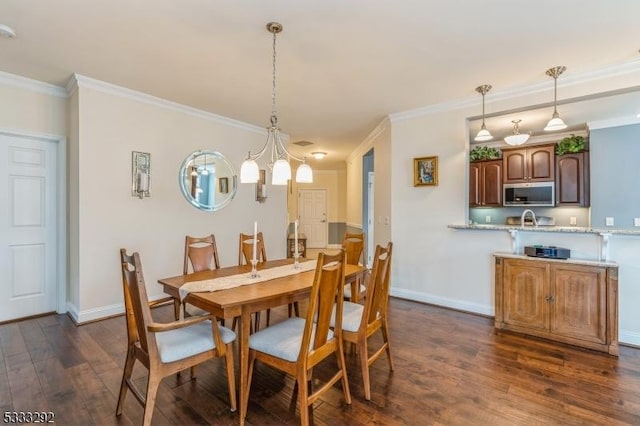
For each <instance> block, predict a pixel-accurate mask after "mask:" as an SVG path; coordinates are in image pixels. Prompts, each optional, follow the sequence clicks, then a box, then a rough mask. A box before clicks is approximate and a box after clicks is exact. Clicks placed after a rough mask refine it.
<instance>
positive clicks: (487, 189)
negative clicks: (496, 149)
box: [469, 160, 502, 207]
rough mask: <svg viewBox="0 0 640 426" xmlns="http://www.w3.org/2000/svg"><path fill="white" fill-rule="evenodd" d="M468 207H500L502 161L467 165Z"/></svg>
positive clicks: (478, 162)
mask: <svg viewBox="0 0 640 426" xmlns="http://www.w3.org/2000/svg"><path fill="white" fill-rule="evenodd" d="M469 206H470V207H502V160H492V161H477V162H473V163H470V164H469Z"/></svg>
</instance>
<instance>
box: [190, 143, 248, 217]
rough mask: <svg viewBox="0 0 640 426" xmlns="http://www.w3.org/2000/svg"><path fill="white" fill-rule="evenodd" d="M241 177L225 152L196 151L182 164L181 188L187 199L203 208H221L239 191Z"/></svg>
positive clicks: (214, 209)
mask: <svg viewBox="0 0 640 426" xmlns="http://www.w3.org/2000/svg"><path fill="white" fill-rule="evenodd" d="M237 181H238V178H237V176H236V171H235V170H234V169H233V166H232V165H231V163H230V162H229V161H227V159H226V158H225V157H224V155H222V154H220V153H219V152H215V151H196V152H194V153H192V154H191V155H189V156H188V157H187V158H185V160H184V162H183V163H182V167H181V168H180V189H181V190H182V195H184V197H185V198H186V199H187V201H188V202H189V203H190V204H191V205H193V206H195V207H197V208H198V209H200V210H205V211H210V212H213V211H216V210H220V209H221V208H223V207H224V206H226V205H227V204H229V203H230V202H231V200H233V197H235V195H236V189H237V186H238V185H237Z"/></svg>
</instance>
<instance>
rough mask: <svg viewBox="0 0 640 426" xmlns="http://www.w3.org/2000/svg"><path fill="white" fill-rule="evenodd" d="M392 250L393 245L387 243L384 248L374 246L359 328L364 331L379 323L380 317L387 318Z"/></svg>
mask: <svg viewBox="0 0 640 426" xmlns="http://www.w3.org/2000/svg"><path fill="white" fill-rule="evenodd" d="M392 249H393V243H389V244H388V245H387V247H386V248H383V247H382V246H376V251H375V254H374V257H373V267H372V268H371V277H370V278H369V286H368V287H367V296H366V302H365V306H364V312H363V321H362V323H361V325H360V327H361V328H365V329H366V327H367V326H369V325H370V324H373V323H374V322H376V321H379V319H380V318H381V317H384V318H386V317H387V307H388V302H389V277H390V275H391V271H390V269H391V268H390V266H391V252H392Z"/></svg>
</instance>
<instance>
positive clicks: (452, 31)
mask: <svg viewBox="0 0 640 426" xmlns="http://www.w3.org/2000/svg"><path fill="white" fill-rule="evenodd" d="M639 16H640V1H637V0H616V1H610V0H563V1H557V0H553V1H551V0H536V1H530V0H485V1H478V0H456V1H445V0H441V1H434V0H403V1H389V0H306V1H300V0H270V1H259V0H254V1H249V0H236V1H233V0H224V1H223V0H207V1H204V0H180V1H177V0H135V1H132V0H91V1H87V0H49V1H43V0H2V1H1V2H0V24H5V25H9V26H11V27H12V28H13V29H14V30H15V32H16V33H17V37H16V38H14V39H7V38H0V71H5V72H9V73H12V74H18V75H22V76H25V77H29V78H32V79H36V80H40V81H44V82H48V83H52V84H55V85H60V86H64V85H65V84H66V82H67V81H68V79H69V77H70V76H71V75H72V74H73V73H78V74H82V75H85V76H88V77H92V78H95V79H98V80H102V81H105V82H109V83H112V84H116V85H120V86H124V87H127V88H130V89H134V90H138V91H141V92H145V93H149V94H152V95H155V96H158V97H161V98H165V99H168V100H172V101H175V102H178V103H181V104H185V105H189V106H192V107H195V108H199V109H202V110H205V111H210V112H214V113H216V114H220V115H223V116H227V117H231V118H234V119H237V120H241V121H245V122H248V123H251V124H255V125H259V126H266V125H267V124H268V120H269V115H270V110H271V48H272V46H271V43H272V39H271V34H270V33H269V32H267V30H266V29H265V25H266V23H267V22H269V21H278V22H280V23H282V24H283V26H284V31H283V32H282V33H281V34H280V35H279V36H278V92H277V94H278V107H279V108H278V109H279V113H278V117H279V123H280V125H281V127H282V130H283V131H284V132H285V133H288V134H289V135H290V136H291V140H292V141H298V140H309V141H312V142H314V145H311V146H310V147H307V148H298V149H297V151H296V152H297V153H309V152H311V151H318V150H321V151H327V152H329V153H330V157H328V158H327V160H329V159H333V160H336V159H338V160H341V159H344V158H345V157H346V155H347V154H348V153H349V152H351V150H353V148H354V147H355V146H357V145H358V144H359V143H360V142H361V141H362V140H363V139H364V138H365V137H366V136H367V134H368V133H369V132H370V131H371V130H372V129H373V128H374V127H375V126H376V125H377V124H378V123H379V122H380V121H381V120H382V119H383V118H384V117H385V116H386V115H388V114H390V113H397V112H402V111H406V110H410V109H414V108H419V107H423V106H426V105H431V104H436V103H439V102H443V101H447V100H452V99H464V98H471V97H474V96H475V97H477V99H478V105H480V101H481V97H480V95H478V94H477V93H476V92H475V90H474V89H475V87H476V86H478V85H480V84H485V83H488V84H491V85H493V87H494V90H496V89H505V88H510V87H521V86H526V85H530V84H538V83H541V82H544V81H548V82H549V84H550V85H551V84H552V80H551V79H550V78H549V77H548V76H546V75H545V74H544V71H545V70H546V69H547V68H550V67H552V66H556V65H565V66H566V67H567V71H566V73H565V75H568V74H570V73H574V72H576V73H577V72H585V71H588V70H595V69H598V68H601V67H604V66H606V65H609V64H616V63H621V62H625V61H628V60H631V59H633V58H634V57H637V55H638V48H639V47H640V25H639V24H638V17H639ZM523 124H524V123H523ZM509 126H510V122H507V124H506V127H507V128H508V127H509ZM525 127H526V126H525ZM327 160H323V161H327Z"/></svg>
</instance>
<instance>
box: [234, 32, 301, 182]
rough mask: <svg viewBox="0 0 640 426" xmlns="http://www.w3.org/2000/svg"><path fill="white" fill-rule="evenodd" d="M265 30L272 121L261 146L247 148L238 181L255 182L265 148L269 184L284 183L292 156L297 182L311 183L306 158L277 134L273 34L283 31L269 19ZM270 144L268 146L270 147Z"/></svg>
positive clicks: (287, 179)
mask: <svg viewBox="0 0 640 426" xmlns="http://www.w3.org/2000/svg"><path fill="white" fill-rule="evenodd" d="M267 30H268V31H269V32H270V33H271V34H273V79H272V86H271V88H272V91H271V125H270V126H269V127H267V140H266V142H265V143H264V146H263V147H262V148H261V149H260V151H258V152H257V153H255V154H252V153H251V151H249V154H248V155H247V158H246V160H244V162H243V163H242V166H241V167H240V182H241V183H257V182H258V180H259V176H260V170H259V169H260V168H259V167H258V163H257V162H256V160H258V159H259V158H260V157H262V156H263V155H264V154H265V153H266V152H267V151H269V153H270V155H271V158H270V161H269V162H268V163H267V166H268V167H269V168H270V169H271V184H272V185H286V184H287V182H288V181H289V180H290V179H291V166H290V165H289V160H290V159H294V160H296V161H299V162H301V163H302V164H301V165H300V166H299V167H298V170H297V171H296V182H298V183H312V182H313V171H312V170H311V166H309V165H308V164H307V161H306V158H298V157H296V156H295V155H292V154H291V153H290V152H289V151H288V150H287V148H286V147H285V146H284V143H283V142H282V139H281V136H280V129H279V128H278V116H277V109H276V34H278V33H279V32H281V31H282V25H281V24H279V23H277V22H269V23H268V24H267ZM269 147H271V148H269Z"/></svg>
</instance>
